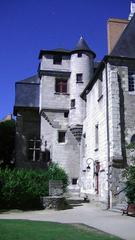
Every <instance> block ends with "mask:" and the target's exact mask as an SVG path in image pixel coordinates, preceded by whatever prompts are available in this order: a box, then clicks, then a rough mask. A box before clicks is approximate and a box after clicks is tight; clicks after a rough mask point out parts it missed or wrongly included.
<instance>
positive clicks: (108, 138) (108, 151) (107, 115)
mask: <svg viewBox="0 0 135 240" xmlns="http://www.w3.org/2000/svg"><path fill="white" fill-rule="evenodd" d="M104 64H105V77H106V121H107V122H106V131H107V163H108V196H107V209H109V208H110V207H111V201H110V133H109V110H108V109H109V100H108V99H109V97H108V95H109V94H108V74H107V63H106V62H104Z"/></svg>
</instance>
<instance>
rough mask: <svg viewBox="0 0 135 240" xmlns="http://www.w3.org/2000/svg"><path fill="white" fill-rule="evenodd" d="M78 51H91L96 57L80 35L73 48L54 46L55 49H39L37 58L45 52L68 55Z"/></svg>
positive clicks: (94, 55)
mask: <svg viewBox="0 0 135 240" xmlns="http://www.w3.org/2000/svg"><path fill="white" fill-rule="evenodd" d="M79 51H83V52H88V53H91V54H92V55H93V57H94V58H95V57H96V54H95V53H94V52H93V51H92V50H91V49H90V48H89V46H88V44H87V43H86V41H85V40H84V38H83V37H82V36H81V37H80V39H79V41H78V42H77V44H76V46H75V48H73V49H72V50H67V49H64V48H56V49H52V50H40V53H39V59H40V58H41V57H42V55H44V54H46V53H48V54H61V55H69V56H70V55H71V54H72V53H75V52H79Z"/></svg>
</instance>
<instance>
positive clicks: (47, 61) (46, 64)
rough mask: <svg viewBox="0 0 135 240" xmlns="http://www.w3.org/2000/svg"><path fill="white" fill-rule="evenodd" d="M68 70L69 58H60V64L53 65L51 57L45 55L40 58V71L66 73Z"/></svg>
mask: <svg viewBox="0 0 135 240" xmlns="http://www.w3.org/2000/svg"><path fill="white" fill-rule="evenodd" d="M69 69H70V58H69V56H62V64H53V55H50V54H46V55H44V56H43V57H42V60H41V66H40V70H55V71H68V70H69Z"/></svg>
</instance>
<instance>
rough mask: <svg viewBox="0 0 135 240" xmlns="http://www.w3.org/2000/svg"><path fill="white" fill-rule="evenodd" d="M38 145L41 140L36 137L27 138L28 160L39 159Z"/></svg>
mask: <svg viewBox="0 0 135 240" xmlns="http://www.w3.org/2000/svg"><path fill="white" fill-rule="evenodd" d="M40 145H41V141H40V140H37V139H29V140H28V158H29V160H31V161H33V162H36V161H39V159H40Z"/></svg>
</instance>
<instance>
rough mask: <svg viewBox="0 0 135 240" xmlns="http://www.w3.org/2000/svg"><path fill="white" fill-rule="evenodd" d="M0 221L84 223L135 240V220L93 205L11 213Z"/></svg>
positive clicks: (0, 216)
mask: <svg viewBox="0 0 135 240" xmlns="http://www.w3.org/2000/svg"><path fill="white" fill-rule="evenodd" d="M0 219H28V220H38V221H50V222H59V223H82V224H86V225H88V226H90V227H94V228H97V229H100V230H102V231H104V232H107V233H110V234H113V235H116V236H118V237H120V238H122V239H126V240H135V218H134V217H129V216H125V215H124V216H122V215H121V213H118V212H112V211H107V210H102V209H100V208H98V207H96V206H94V205H93V204H91V203H83V204H80V205H76V206H75V207H74V208H73V209H68V210H61V211H56V210H40V211H26V212H22V211H10V212H6V213H1V214H0Z"/></svg>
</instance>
